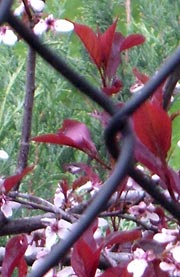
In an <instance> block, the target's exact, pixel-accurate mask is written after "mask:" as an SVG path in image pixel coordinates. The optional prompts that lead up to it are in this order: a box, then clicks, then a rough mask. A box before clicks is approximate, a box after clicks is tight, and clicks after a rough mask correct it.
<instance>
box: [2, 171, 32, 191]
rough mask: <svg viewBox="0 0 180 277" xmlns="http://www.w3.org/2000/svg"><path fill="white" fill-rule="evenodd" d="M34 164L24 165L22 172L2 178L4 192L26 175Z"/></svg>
mask: <svg viewBox="0 0 180 277" xmlns="http://www.w3.org/2000/svg"><path fill="white" fill-rule="evenodd" d="M33 168H34V166H31V167H26V168H25V169H24V170H23V171H22V173H19V174H16V175H13V176H10V177H7V178H6V179H5V180H4V183H3V187H4V189H5V192H9V191H10V190H11V189H12V188H13V187H14V186H15V185H16V184H17V183H18V182H20V181H21V179H22V178H23V177H24V176H25V175H27V174H28V173H29V172H31V171H32V170H33Z"/></svg>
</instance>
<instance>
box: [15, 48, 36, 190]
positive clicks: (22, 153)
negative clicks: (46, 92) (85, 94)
mask: <svg viewBox="0 0 180 277" xmlns="http://www.w3.org/2000/svg"><path fill="white" fill-rule="evenodd" d="M35 68H36V52H35V51H34V50H33V49H32V48H31V47H29V49H28V57H27V68H26V93H25V100H24V114H23V122H22V133H21V143H20V149H19V155H18V161H17V168H16V172H17V173H21V172H22V170H23V169H24V168H26V166H27V161H28V154H29V140H30V136H31V125H32V111H33V102H34V91H35ZM18 188H19V184H18V185H17V186H16V187H15V189H18Z"/></svg>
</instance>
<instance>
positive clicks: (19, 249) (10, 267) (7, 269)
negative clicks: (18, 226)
mask: <svg viewBox="0 0 180 277" xmlns="http://www.w3.org/2000/svg"><path fill="white" fill-rule="evenodd" d="M27 246H28V242H27V238H26V236H25V235H19V236H16V237H13V238H12V239H10V240H9V242H8V243H7V245H6V251H5V256H4V259H3V263H2V276H6V277H11V276H12V273H13V271H14V269H15V268H16V267H17V268H18V276H19V277H25V276H26V274H27V264H26V262H25V260H24V253H25V251H26V249H27Z"/></svg>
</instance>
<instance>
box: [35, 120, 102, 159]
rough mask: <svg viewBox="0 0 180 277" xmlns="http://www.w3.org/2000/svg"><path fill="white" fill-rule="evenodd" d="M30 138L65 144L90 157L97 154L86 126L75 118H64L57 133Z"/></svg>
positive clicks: (43, 141)
mask: <svg viewBox="0 0 180 277" xmlns="http://www.w3.org/2000/svg"><path fill="white" fill-rule="evenodd" d="M32 140H33V141H36V142H42V143H52V144H59V145H67V146H70V147H73V148H76V149H79V150H81V151H83V152H85V153H86V154H88V155H89V156H91V157H96V156H97V150H96V146H95V144H94V143H93V142H92V140H91V137H90V132H89V130H88V128H87V126H86V125H85V124H84V123H81V122H79V121H77V120H71V119H66V120H64V122H63V126H62V128H61V129H59V130H58V132H57V133H55V134H45V135H40V136H38V137H34V138H32Z"/></svg>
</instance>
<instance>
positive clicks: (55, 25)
mask: <svg viewBox="0 0 180 277" xmlns="http://www.w3.org/2000/svg"><path fill="white" fill-rule="evenodd" d="M73 29H74V25H73V24H72V23H71V22H69V21H67V20H65V19H54V17H53V15H52V14H51V15H49V16H48V17H46V18H45V19H40V21H39V22H38V23H37V24H36V25H35V26H34V28H33V31H34V33H35V34H36V35H42V34H43V33H44V32H46V31H49V30H51V31H54V32H62V33H64V32H71V31H72V30H73Z"/></svg>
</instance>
